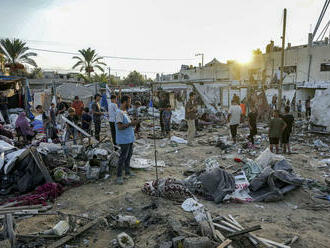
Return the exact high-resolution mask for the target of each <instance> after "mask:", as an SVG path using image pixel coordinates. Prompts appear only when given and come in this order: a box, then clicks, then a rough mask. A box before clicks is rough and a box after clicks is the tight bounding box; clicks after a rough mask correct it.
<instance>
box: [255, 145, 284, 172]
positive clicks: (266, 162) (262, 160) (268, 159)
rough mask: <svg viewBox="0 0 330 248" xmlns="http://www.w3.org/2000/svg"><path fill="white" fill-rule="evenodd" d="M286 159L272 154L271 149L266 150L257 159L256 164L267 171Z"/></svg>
mask: <svg viewBox="0 0 330 248" xmlns="http://www.w3.org/2000/svg"><path fill="white" fill-rule="evenodd" d="M283 159H285V157H283V156H282V155H278V154H275V153H272V152H271V151H270V150H269V148H267V149H266V150H264V151H263V152H262V153H261V154H260V155H259V157H257V158H256V160H255V162H256V163H257V164H258V165H259V166H260V167H261V168H262V169H265V168H266V167H269V166H272V165H273V164H275V163H276V162H278V161H281V160H283Z"/></svg>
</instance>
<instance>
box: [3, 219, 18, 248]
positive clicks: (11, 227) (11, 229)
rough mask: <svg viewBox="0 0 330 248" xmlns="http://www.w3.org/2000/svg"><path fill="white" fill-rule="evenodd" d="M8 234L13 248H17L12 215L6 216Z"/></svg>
mask: <svg viewBox="0 0 330 248" xmlns="http://www.w3.org/2000/svg"><path fill="white" fill-rule="evenodd" d="M5 219H6V232H7V237H8V238H9V241H10V244H11V247H16V234H15V230H14V218H13V216H12V215H11V214H6V216H5Z"/></svg>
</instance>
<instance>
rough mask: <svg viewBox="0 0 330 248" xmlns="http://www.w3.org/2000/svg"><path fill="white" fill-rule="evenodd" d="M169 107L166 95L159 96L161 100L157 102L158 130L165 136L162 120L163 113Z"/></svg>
mask: <svg viewBox="0 0 330 248" xmlns="http://www.w3.org/2000/svg"><path fill="white" fill-rule="evenodd" d="M168 105H169V101H168V99H167V96H166V94H165V93H164V94H163V95H161V98H160V100H159V112H160V113H159V117H160V128H161V131H162V135H165V125H164V120H163V111H164V110H165V109H166V108H167V106H168Z"/></svg>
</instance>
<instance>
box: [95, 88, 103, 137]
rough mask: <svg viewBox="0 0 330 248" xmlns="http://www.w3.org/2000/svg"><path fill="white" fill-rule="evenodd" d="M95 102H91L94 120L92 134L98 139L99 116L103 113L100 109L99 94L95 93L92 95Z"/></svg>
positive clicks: (99, 128)
mask: <svg viewBox="0 0 330 248" xmlns="http://www.w3.org/2000/svg"><path fill="white" fill-rule="evenodd" d="M94 99H95V102H94V103H93V104H92V110H93V121H94V129H95V130H94V132H95V134H94V136H95V139H97V140H98V141H100V132H101V116H102V115H103V112H102V111H101V106H100V100H101V95H100V94H96V95H95V96H94Z"/></svg>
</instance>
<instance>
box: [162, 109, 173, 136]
mask: <svg viewBox="0 0 330 248" xmlns="http://www.w3.org/2000/svg"><path fill="white" fill-rule="evenodd" d="M171 117H172V111H171V105H167V106H166V109H165V110H164V111H163V122H164V130H165V135H166V136H167V137H168V138H169V139H170V138H171Z"/></svg>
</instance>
